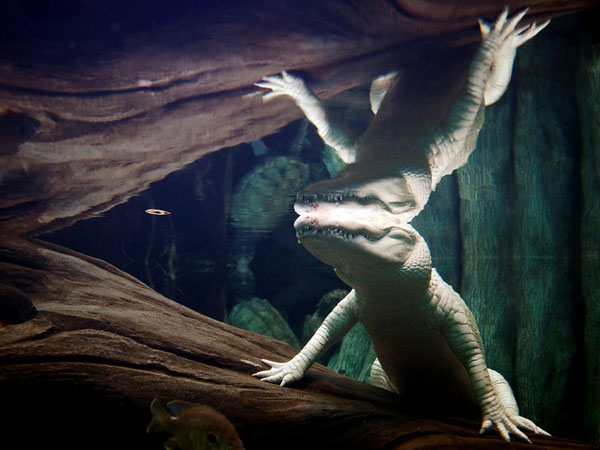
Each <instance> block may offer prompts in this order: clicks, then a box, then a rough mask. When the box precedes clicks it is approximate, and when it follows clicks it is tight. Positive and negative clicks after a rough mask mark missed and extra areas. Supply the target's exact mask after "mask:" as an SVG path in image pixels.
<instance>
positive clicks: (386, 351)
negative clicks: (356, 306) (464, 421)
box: [363, 302, 477, 412]
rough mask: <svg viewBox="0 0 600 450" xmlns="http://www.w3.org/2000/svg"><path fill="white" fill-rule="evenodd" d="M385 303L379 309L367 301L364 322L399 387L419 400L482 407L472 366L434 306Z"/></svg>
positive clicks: (443, 405)
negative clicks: (469, 371)
mask: <svg viewBox="0 0 600 450" xmlns="http://www.w3.org/2000/svg"><path fill="white" fill-rule="evenodd" d="M386 306H387V307H386V308H380V309H379V310H377V311H373V308H369V307H367V308H366V311H365V314H364V316H363V325H364V326H365V328H366V330H367V331H368V332H369V335H370V336H371V339H372V340H373V345H374V347H375V352H376V353H377V357H378V359H379V362H380V363H381V365H382V367H383V369H384V371H385V372H386V374H387V376H388V378H389V379H390V381H391V383H392V384H393V385H394V386H395V387H396V389H397V391H398V392H399V393H400V394H401V395H403V396H408V397H414V398H415V399H416V400H417V401H418V403H419V404H420V405H425V404H427V405H430V407H432V406H434V407H440V408H442V409H447V408H448V407H451V408H453V409H454V408H458V409H461V410H464V411H469V412H475V411H477V408H476V405H477V403H476V400H475V397H474V396H473V393H472V389H471V385H470V382H469V379H468V375H467V372H466V370H465V368H464V366H463V365H462V364H461V363H460V361H459V360H458V359H457V358H456V356H455V355H454V353H453V352H452V350H451V349H450V347H449V345H448V343H447V341H446V339H445V338H444V336H443V335H442V333H441V331H440V329H439V325H437V324H436V323H435V322H436V321H435V320H433V319H432V317H431V310H428V309H427V308H423V309H420V308H407V307H406V304H405V303H404V302H402V304H398V305H390V304H389V303H388V304H387V305H386ZM382 309H385V311H383V310H382ZM411 309H412V310H411Z"/></svg>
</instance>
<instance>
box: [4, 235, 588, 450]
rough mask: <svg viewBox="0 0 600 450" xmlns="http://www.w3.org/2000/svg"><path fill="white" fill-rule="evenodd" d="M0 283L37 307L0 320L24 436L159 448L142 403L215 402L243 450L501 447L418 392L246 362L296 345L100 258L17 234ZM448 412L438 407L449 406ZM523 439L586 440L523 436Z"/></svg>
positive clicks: (30, 440) (7, 425)
mask: <svg viewBox="0 0 600 450" xmlns="http://www.w3.org/2000/svg"><path fill="white" fill-rule="evenodd" d="M0 269H1V270H0V274H1V275H0V276H1V277H2V278H1V279H0V282H2V283H8V282H9V281H10V282H11V283H12V284H13V285H14V286H16V287H17V288H19V289H20V290H21V291H22V292H23V293H24V294H25V295H27V296H29V297H30V298H31V299H32V300H33V302H34V303H35V304H36V306H37V308H38V313H37V316H36V317H35V318H33V319H31V320H29V321H27V322H25V323H22V324H14V325H8V326H6V327H5V328H3V329H2V330H0V398H2V400H3V404H4V406H5V411H6V413H5V414H4V415H3V416H4V419H3V429H4V430H6V432H10V433H11V435H13V436H19V438H18V439H19V442H20V447H21V448H36V447H34V445H40V444H42V443H43V444H44V445H45V446H52V445H60V447H61V448H82V447H83V448H109V447H115V446H116V447H117V448H147V449H151V448H156V449H159V448H161V446H162V440H163V439H164V437H163V436H160V435H157V436H147V435H145V434H144V431H145V427H146V425H147V424H148V422H149V420H150V409H149V406H150V402H151V400H152V399H153V398H159V399H161V400H164V401H168V400H172V399H183V400H186V401H191V402H195V403H199V404H204V405H209V406H212V407H214V408H216V409H218V410H220V411H221V412H223V413H224V414H225V415H226V416H228V417H229V419H230V420H231V421H232V422H233V423H234V424H235V426H236V428H237V429H238V431H239V434H240V437H241V439H242V440H243V441H244V443H245V445H246V448H247V449H259V448H260V449H281V448H285V449H295V448H298V449H305V448H323V449H325V448H328V449H331V448H345V449H363V450H368V449H381V448H389V449H405V448H431V449H434V448H457V447H469V448H498V447H504V446H505V444H504V443H503V442H502V441H501V440H500V438H499V437H498V436H497V435H494V434H493V433H490V434H486V435H483V436H480V435H479V434H478V427H479V423H478V422H477V421H476V420H469V419H462V418H458V417H452V416H451V415H444V414H443V413H440V412H439V411H425V410H424V409H422V408H419V405H418V399H409V398H403V397H400V396H398V395H395V394H392V393H390V392H387V391H384V390H381V389H378V388H375V387H372V386H369V385H367V384H364V383H359V382H357V381H354V380H351V379H349V378H346V377H343V376H341V375H337V374H335V373H334V372H331V371H329V370H328V369H326V368H324V367H323V366H320V365H316V366H315V367H314V368H312V369H311V370H310V371H309V373H308V376H307V377H306V378H305V379H304V380H302V381H301V382H298V383H297V384H295V385H293V386H292V387H286V388H282V387H280V386H276V385H273V384H269V383H265V382H261V381H259V380H258V379H255V378H253V377H252V376H251V374H252V373H253V372H255V371H257V370H258V368H259V367H260V366H261V363H260V359H259V358H267V359H274V360H284V359H288V358H290V357H291V356H293V355H294V353H295V350H294V349H293V348H291V347H289V346H287V345H285V344H282V343H280V342H277V341H275V340H272V339H269V338H266V337H263V336H259V335H256V334H253V333H250V332H246V331H244V330H241V329H237V328H233V327H231V326H229V325H226V324H224V323H221V322H218V321H215V320H212V319H209V318H207V317H205V316H202V315H200V314H198V313H195V312H194V311H192V310H189V309H187V308H185V307H182V306H181V305H178V304H176V303H174V302H172V301H171V300H168V299H166V298H164V297H162V296H161V295H159V294H157V293H156V292H154V291H152V290H151V289H150V288H148V287H147V286H145V285H143V284H142V283H140V282H139V281H137V280H136V279H134V278H132V277H130V276H129V275H127V274H125V273H122V272H120V271H119V270H118V269H116V268H114V267H112V266H110V265H109V264H107V263H105V262H103V261H100V260H96V259H93V258H90V257H87V256H84V255H80V254H77V253H75V252H72V251H69V250H67V249H64V248H60V247H57V246H54V245H51V244H45V243H41V242H34V241H26V240H18V239H14V240H12V241H11V242H10V243H6V244H4V245H3V246H2V248H1V249H0ZM446 414H448V413H446ZM532 440H533V442H534V445H529V444H526V443H514V444H513V445H514V446H515V447H522V448H527V449H530V450H533V449H536V448H580V449H583V448H589V447H590V446H588V445H586V444H580V443H576V442H572V441H567V440H562V439H558V438H548V437H532Z"/></svg>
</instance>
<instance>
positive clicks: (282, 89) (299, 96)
mask: <svg viewBox="0 0 600 450" xmlns="http://www.w3.org/2000/svg"><path fill="white" fill-rule="evenodd" d="M256 86H259V87H262V88H266V89H271V91H272V92H269V93H267V94H265V95H264V96H263V99H264V100H269V99H270V98H272V97H275V96H278V95H288V96H290V97H291V98H292V99H293V100H294V101H295V102H296V104H297V105H298V107H299V108H300V109H301V110H302V112H303V113H304V115H305V116H306V118H307V119H308V120H310V122H311V123H312V124H313V125H314V126H315V127H317V131H318V132H319V136H321V138H322V139H323V141H324V142H325V144H327V145H329V146H330V147H332V148H333V149H334V150H335V152H336V154H337V156H338V157H339V158H340V159H341V160H342V161H343V162H344V163H346V164H350V163H353V162H354V160H355V159H356V137H355V136H354V135H353V133H352V132H351V131H350V130H349V129H347V128H346V127H344V126H343V125H341V124H337V123H334V121H333V120H332V119H331V118H330V117H329V116H328V114H327V110H326V109H325V107H324V106H323V104H322V103H321V101H320V100H319V99H318V98H317V97H316V96H315V94H313V93H312V92H311V91H310V89H308V88H307V87H306V84H305V83H304V80H303V79H302V78H300V77H297V76H295V75H292V74H290V73H288V72H285V71H284V72H281V75H276V76H270V77H264V78H263V79H262V81H259V82H258V83H256Z"/></svg>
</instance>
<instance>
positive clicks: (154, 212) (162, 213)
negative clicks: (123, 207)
mask: <svg viewBox="0 0 600 450" xmlns="http://www.w3.org/2000/svg"><path fill="white" fill-rule="evenodd" d="M144 212H145V213H146V214H150V215H151V216H168V215H170V214H171V213H170V212H169V211H165V210H164V209H156V208H150V209H147V210H146V211H144Z"/></svg>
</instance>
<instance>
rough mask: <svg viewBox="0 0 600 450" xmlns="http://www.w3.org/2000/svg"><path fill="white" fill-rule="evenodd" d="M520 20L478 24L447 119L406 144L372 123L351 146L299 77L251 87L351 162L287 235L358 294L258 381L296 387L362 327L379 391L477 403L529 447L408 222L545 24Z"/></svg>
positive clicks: (468, 323) (312, 195)
mask: <svg viewBox="0 0 600 450" xmlns="http://www.w3.org/2000/svg"><path fill="white" fill-rule="evenodd" d="M525 13H526V11H522V12H521V13H519V14H517V15H515V16H514V17H512V18H510V19H509V18H508V11H507V10H504V12H503V13H502V14H501V15H500V16H499V18H498V19H497V20H496V22H495V23H494V24H493V25H488V24H486V23H484V22H483V21H480V29H481V33H482V42H481V44H480V46H479V49H478V51H477V53H476V54H475V57H474V58H473V61H472V63H471V66H470V70H469V75H468V79H467V81H466V83H465V85H464V87H463V89H462V91H461V93H460V94H459V95H458V97H457V98H456V100H455V101H454V102H453V104H452V107H451V108H450V111H449V112H448V114H447V117H446V119H445V120H444V121H443V123H432V124H431V126H429V127H426V126H425V127H421V128H416V131H415V132H414V133H413V135H412V136H406V137H405V139H404V140H403V142H401V143H397V142H395V141H390V140H389V135H388V134H385V133H384V134H385V135H384V136H378V135H377V134H378V130H380V128H377V127H375V128H374V130H375V131H372V130H371V131H370V130H367V132H366V133H365V134H364V135H363V137H361V139H360V140H355V139H354V138H353V137H352V136H351V135H350V134H349V133H347V132H345V131H342V129H341V128H339V127H337V126H335V125H333V124H332V123H331V122H330V121H329V119H328V117H327V112H326V110H325V108H324V107H323V105H322V104H321V103H320V101H319V100H318V99H317V97H316V96H314V94H312V93H311V92H310V90H308V88H307V87H306V86H305V84H304V82H303V81H302V79H300V78H298V77H295V76H293V75H290V74H288V73H286V72H283V73H282V75H281V77H279V76H272V77H265V78H264V80H263V81H262V82H260V83H257V85H258V86H260V87H263V88H268V89H271V90H272V92H270V93H269V94H267V95H266V96H265V97H266V98H269V97H272V96H276V95H288V96H290V97H291V98H292V99H293V100H294V101H295V102H296V104H297V105H298V106H299V107H300V108H301V109H302V111H303V112H304V113H305V115H306V116H307V118H308V119H309V120H310V121H311V122H312V123H313V124H314V125H315V126H316V127H317V129H318V131H319V134H320V135H321V137H322V138H323V139H324V141H325V143H326V144H328V145H330V146H331V147H333V148H334V149H335V150H336V152H337V153H338V156H340V158H341V159H342V160H343V161H345V162H346V163H347V164H348V165H347V166H346V167H345V168H344V169H343V170H342V171H340V173H338V175H337V176H336V177H335V178H334V179H332V180H325V181H321V182H319V183H315V184H313V185H311V186H309V187H307V188H306V189H305V190H304V192H303V193H302V194H300V195H299V196H298V200H297V203H296V205H295V209H296V212H297V213H298V214H299V216H300V217H299V218H298V219H297V220H296V222H295V224H294V227H295V228H296V231H297V235H298V238H299V240H300V241H301V243H302V245H304V246H305V247H306V248H307V249H308V250H309V251H310V252H311V253H312V254H313V255H315V256H316V257H317V258H319V259H320V260H322V261H323V262H325V263H327V264H330V265H332V266H333V267H334V269H335V272H336V274H337V275H338V276H339V277H340V278H341V279H342V280H343V281H344V282H346V283H347V284H348V285H349V286H351V287H352V288H353V289H352V291H351V292H350V293H349V294H348V295H347V296H346V297H345V298H344V299H343V300H342V301H341V302H340V303H339V304H338V305H337V306H336V307H335V308H334V309H333V311H332V312H331V313H330V314H329V315H328V316H327V317H326V318H325V320H324V322H323V324H322V325H321V326H320V327H319V329H318V330H317V332H316V333H315V335H314V336H313V337H312V338H311V339H310V341H309V342H308V343H307V344H306V345H305V347H304V348H303V349H302V350H301V351H300V353H298V354H297V355H296V356H295V357H294V358H292V359H291V360H290V361H287V362H282V363H280V362H274V361H268V360H263V362H264V363H265V364H267V365H269V366H270V367H271V369H269V370H264V371H261V372H258V373H256V374H254V376H256V377H258V378H261V379H262V380H264V381H268V382H272V383H278V384H280V385H282V386H284V385H286V384H289V383H292V382H294V381H297V380H299V379H300V378H302V376H303V375H304V373H305V372H306V370H308V368H309V367H310V366H311V365H312V364H313V363H314V362H315V361H316V360H317V358H318V357H319V355H320V354H322V353H323V352H324V351H325V350H326V349H327V347H329V346H330V345H332V344H334V343H335V342H337V341H339V340H340V339H341V338H342V337H343V336H344V335H345V334H346V333H347V332H348V331H349V330H350V329H351V328H352V326H354V324H355V323H356V322H358V321H360V322H361V323H362V324H363V325H364V326H365V329H366V330H367V331H368V332H369V335H370V336H371V338H372V340H373V344H374V347H375V351H376V353H377V360H376V361H375V363H374V365H373V367H372V377H373V380H372V381H373V382H374V383H375V384H376V385H378V386H381V387H384V388H386V389H389V390H392V391H394V392H398V393H411V394H414V393H415V392H419V390H420V392H421V393H422V394H423V396H424V397H425V396H428V398H434V399H436V400H437V399H440V401H441V400H442V399H443V398H445V397H446V398H452V399H459V400H458V401H460V402H463V403H466V404H468V403H469V402H472V401H475V402H476V403H477V404H478V406H479V407H480V409H481V412H482V417H483V422H482V427H481V432H482V433H483V432H484V431H485V430H487V429H489V428H491V427H494V428H495V429H496V430H497V431H498V433H499V434H500V435H501V436H502V438H503V439H505V440H507V441H508V440H510V434H511V433H512V434H514V435H516V436H518V437H520V438H521V439H523V440H526V441H528V442H529V439H528V438H527V436H526V435H525V434H524V433H523V432H522V431H521V430H519V428H518V427H521V428H523V429H525V430H529V431H532V432H534V433H538V434H547V433H546V432H545V431H543V430H542V429H540V428H539V427H537V426H536V425H535V424H534V423H533V422H531V421H530V420H528V419H526V418H524V417H521V416H519V411H518V407H517V404H516V401H515V399H514V396H513V394H512V390H511V389H510V386H509V385H508V383H507V382H506V381H505V380H504V378H502V376H501V375H500V374H498V373H497V372H495V371H493V370H491V369H488V368H487V366H486V363H485V359H484V354H483V346H482V343H481V338H480V336H479V331H478V328H477V325H476V323H475V319H474V318H473V315H472V314H471V312H470V311H469V309H468V307H467V306H466V304H465V303H464V302H463V300H462V299H461V297H460V296H459V295H458V294H457V293H456V292H455V291H454V290H453V289H452V287H451V286H449V285H448V284H446V283H445V282H444V280H442V278H441V277H440V276H439V274H438V273H437V271H436V270H435V269H433V268H432V265H431V257H430V254H429V249H428V247H427V244H426V243H425V241H424V240H423V238H422V236H421V235H420V234H419V233H418V232H417V231H416V230H415V229H414V228H413V227H412V226H411V225H409V222H410V220H411V219H412V218H413V217H414V216H416V215H417V214H418V213H419V212H420V211H421V210H422V208H423V207H424V205H425V203H426V202H427V199H428V197H429V194H430V192H431V191H432V190H433V189H434V188H435V186H436V184H437V183H438V181H439V180H440V179H441V177H442V176H444V175H446V174H449V173H451V172H452V171H453V170H454V169H456V168H457V167H460V166H461V165H463V164H464V163H466V160H467V158H468V156H469V154H470V153H471V152H472V151H473V149H474V147H475V141H476V138H477V134H478V132H479V130H480V128H481V123H482V117H483V110H484V108H485V105H486V104H490V103H491V102H493V101H495V100H497V99H498V98H499V97H500V95H502V93H503V92H504V90H505V89H506V86H507V84H508V81H509V80H510V73H511V70H512V63H513V59H514V56H515V54H516V48H517V47H518V46H519V45H521V44H522V43H524V42H526V41H527V40H529V39H531V38H532V37H533V36H535V35H536V34H537V33H538V32H539V31H540V30H541V29H542V28H544V27H545V26H546V25H547V23H546V24H542V25H541V26H537V25H536V24H532V25H529V26H525V27H521V28H516V26H517V24H518V22H519V21H520V20H521V18H522V17H523V16H524V15H525ZM390 84H393V83H390ZM379 105H380V103H379V101H378V104H377V105H374V106H375V107H374V108H373V109H374V111H378V110H379ZM380 125H381V124H379V125H378V126H380ZM392 126H394V124H392ZM392 135H393V133H392ZM383 143H385V147H383V148H382V144H383ZM452 401H455V400H452Z"/></svg>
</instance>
